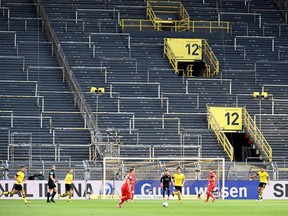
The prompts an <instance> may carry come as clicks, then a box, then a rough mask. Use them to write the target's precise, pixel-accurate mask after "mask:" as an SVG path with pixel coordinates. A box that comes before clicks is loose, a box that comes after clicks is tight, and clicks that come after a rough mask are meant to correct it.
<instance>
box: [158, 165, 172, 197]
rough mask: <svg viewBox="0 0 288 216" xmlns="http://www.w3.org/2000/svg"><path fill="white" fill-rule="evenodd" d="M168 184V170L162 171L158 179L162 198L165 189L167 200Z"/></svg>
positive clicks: (169, 179) (169, 180)
mask: <svg viewBox="0 0 288 216" xmlns="http://www.w3.org/2000/svg"><path fill="white" fill-rule="evenodd" d="M170 184H171V176H170V174H169V171H168V170H165V171H164V174H163V175H162V177H161V179H160V187H161V188H162V194H163V199H165V194H166V191H167V199H168V200H169V197H170Z"/></svg>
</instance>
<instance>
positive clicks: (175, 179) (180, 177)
mask: <svg viewBox="0 0 288 216" xmlns="http://www.w3.org/2000/svg"><path fill="white" fill-rule="evenodd" d="M184 183H185V175H184V174H183V173H182V169H181V167H177V168H176V173H174V174H173V176H172V184H173V185H174V188H175V191H174V192H173V196H174V195H175V194H176V195H177V197H178V200H179V203H180V204H182V198H181V194H182V187H183V186H184Z"/></svg>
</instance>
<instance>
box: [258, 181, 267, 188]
mask: <svg viewBox="0 0 288 216" xmlns="http://www.w3.org/2000/svg"><path fill="white" fill-rule="evenodd" d="M258 187H262V188H265V187H266V183H263V182H260V183H259V185H258Z"/></svg>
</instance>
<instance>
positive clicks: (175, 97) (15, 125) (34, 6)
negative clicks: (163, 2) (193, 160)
mask: <svg viewBox="0 0 288 216" xmlns="http://www.w3.org/2000/svg"><path fill="white" fill-rule="evenodd" d="M181 2H182V4H183V6H184V7H185V8H186V10H187V12H188V14H189V16H190V20H191V21H193V20H194V21H199V20H202V21H207V22H208V23H209V22H210V24H209V25H210V26H209V25H208V27H207V26H206V27H205V28H203V26H202V28H200V27H197V28H195V29H193V30H192V28H191V29H190V30H188V31H183V32H175V31H174V30H173V29H172V28H171V29H168V30H167V29H166V30H164V31H156V30H155V29H153V28H154V27H153V25H152V23H151V22H148V21H147V17H146V5H147V3H146V2H145V1H140V0H138V1H128V0H122V1H120V0H119V1H118V0H111V1H108V0H97V1H95V0H85V1H76V0H73V1H71V0H42V1H40V0H39V1H37V0H35V1H33V0H9V1H8V0H2V5H0V6H1V8H0V10H3V16H0V44H1V49H0V62H1V68H0V72H1V78H0V101H1V103H0V151H1V156H0V160H6V159H9V160H11V161H13V160H16V161H17V160H19V159H20V158H22V159H25V160H30V161H31V160H32V161H33V160H38V159H40V160H50V161H51V158H49V156H51V155H53V157H54V158H53V160H52V161H54V160H55V161H60V162H59V163H60V164H61V161H69V160H72V161H81V160H85V159H90V160H94V159H97V158H99V157H101V156H103V155H110V156H116V155H119V154H120V155H121V156H137V157H149V156H151V152H153V156H156V157H157V156H169V157H180V156H187V157H188V156H189V157H198V156H199V155H200V156H201V157H225V158H226V159H227V160H228V156H227V155H226V153H225V152H224V151H223V148H222V146H221V145H220V144H219V143H218V140H217V138H216V137H215V135H214V134H213V131H212V130H211V129H210V128H209V127H208V122H207V119H208V114H207V105H210V106H211V105H215V106H233V107H235V106H238V107H245V108H246V109H247V110H248V112H249V113H250V114H251V116H252V117H253V118H254V119H255V120H256V123H257V126H258V127H259V128H260V129H261V131H262V132H263V134H264V136H265V138H266V139H267V141H268V142H269V144H270V145H271V147H272V149H273V161H274V162H275V163H276V165H277V166H278V167H279V168H280V169H282V168H286V166H287V164H286V160H287V158H286V155H287V153H288V152H287V151H288V150H287V149H288V148H287V146H286V141H287V135H286V133H287V129H286V126H287V125H286V124H285V122H286V120H287V116H286V115H287V114H288V113H287V112H288V102H287V100H288V99H287V81H288V76H287V71H286V68H287V66H286V65H287V62H288V53H287V51H288V49H287V47H288V41H287V39H286V38H287V36H288V27H287V20H285V17H284V16H283V14H282V13H281V11H280V10H279V9H278V8H277V6H276V5H275V4H274V3H273V1H272V0H263V1H261V2H259V1H244V0H225V1H212V0H205V1H202V0H197V1H193V2H192V1H188V0H182V1H181ZM8 11H9V12H8ZM122 19H127V20H129V19H130V20H131V19H138V20H142V21H141V23H143V26H140V25H142V24H140V21H139V22H138V21H137V22H136V21H133V23H134V26H132V25H131V26H129V25H128V24H127V26H125V22H122ZM145 20H146V21H145ZM212 21H213V22H212ZM220 21H221V22H222V21H223V22H226V21H227V22H229V29H228V31H227V29H225V28H219V29H218V28H216V27H214V28H213V27H211V26H212V25H214V24H212V23H214V22H215V23H216V26H217V23H218V22H220ZM192 24H193V22H192ZM192 24H191V25H192ZM194 24H195V25H197V23H194ZM194 24H193V25H194ZM47 26H49V28H50V30H51V29H52V30H53V32H54V34H55V35H51V31H50V30H48V27H47ZM218 27H219V26H218ZM164 38H205V39H206V40H207V41H208V43H209V45H210V46H211V47H212V49H213V52H214V53H215V55H216V57H217V58H218V60H219V63H220V73H219V74H218V75H217V76H216V77H213V78H208V77H190V78H188V77H181V76H177V75H176V74H175V73H174V71H173V68H172V67H171V65H170V64H169V62H168V60H167V58H164V56H163V43H164ZM54 40H55V41H58V42H59V43H58V44H56V45H57V46H55V44H53V43H54V42H53V41H54ZM59 53H61V58H62V57H63V58H64V60H63V58H62V59H61V61H60V60H59V56H58V54H59ZM63 62H65V64H63ZM67 68H70V69H71V71H68V70H67ZM67 71H68V72H67ZM67 76H69V77H70V78H69V77H68V78H67ZM71 77H72V78H73V79H71ZM71 80H73V82H72V81H71ZM74 80H75V81H74ZM71 83H72V84H71ZM75 86H76V87H77V88H75ZM92 86H95V87H103V88H105V90H106V92H105V93H104V94H98V95H97V94H91V93H90V92H89V91H90V87H92ZM255 91H258V92H261V91H266V92H268V93H269V97H268V98H267V99H256V98H253V96H252V94H253V92H255ZM79 92H80V93H79ZM79 98H81V100H80V99H79ZM79 100H80V101H81V106H79V104H78V103H77V101H79ZM82 100H83V101H82ZM83 107H84V108H83ZM83 109H84V110H83ZM90 114H92V116H91V115H90ZM86 117H87V118H86ZM95 134H96V136H97V142H96V146H97V144H98V146H97V147H95V148H96V150H95V151H102V153H103V154H102V155H101V154H98V153H96V152H95V151H94V150H93V147H94V145H93V144H95V140H94V138H93V137H94V136H95ZM91 144H92V145H91ZM186 145H187V146H193V148H190V149H185V151H183V149H184V148H187V147H185V146H186ZM8 147H9V148H8ZM111 148H112V149H114V150H115V149H116V150H115V151H110V150H111ZM151 149H152V150H151ZM199 149H200V151H199ZM7 152H8V154H9V155H8V154H7ZM183 152H185V153H184V154H183ZM263 163H264V164H266V162H265V161H264V162H263ZM75 164H77V165H78V166H79V167H82V164H81V163H79V162H78V163H75ZM39 167H41V165H39ZM35 169H36V168H35ZM38 169H41V168H37V170H38ZM282 171H283V172H280V173H284V174H285V172H286V171H285V169H283V170H282ZM284 174H283V176H285V175H284ZM283 176H282V174H281V175H280V176H279V178H282V177H283Z"/></svg>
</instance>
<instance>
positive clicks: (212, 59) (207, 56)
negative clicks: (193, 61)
mask: <svg viewBox="0 0 288 216" xmlns="http://www.w3.org/2000/svg"><path fill="white" fill-rule="evenodd" d="M202 47H203V59H204V61H205V63H206V64H208V65H210V72H209V74H210V76H216V75H217V74H218V73H219V61H218V59H217V57H216V56H215V54H214V52H213V50H212V48H211V47H210V46H209V44H208V43H207V41H206V40H203V41H202ZM210 76H208V77H210Z"/></svg>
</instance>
